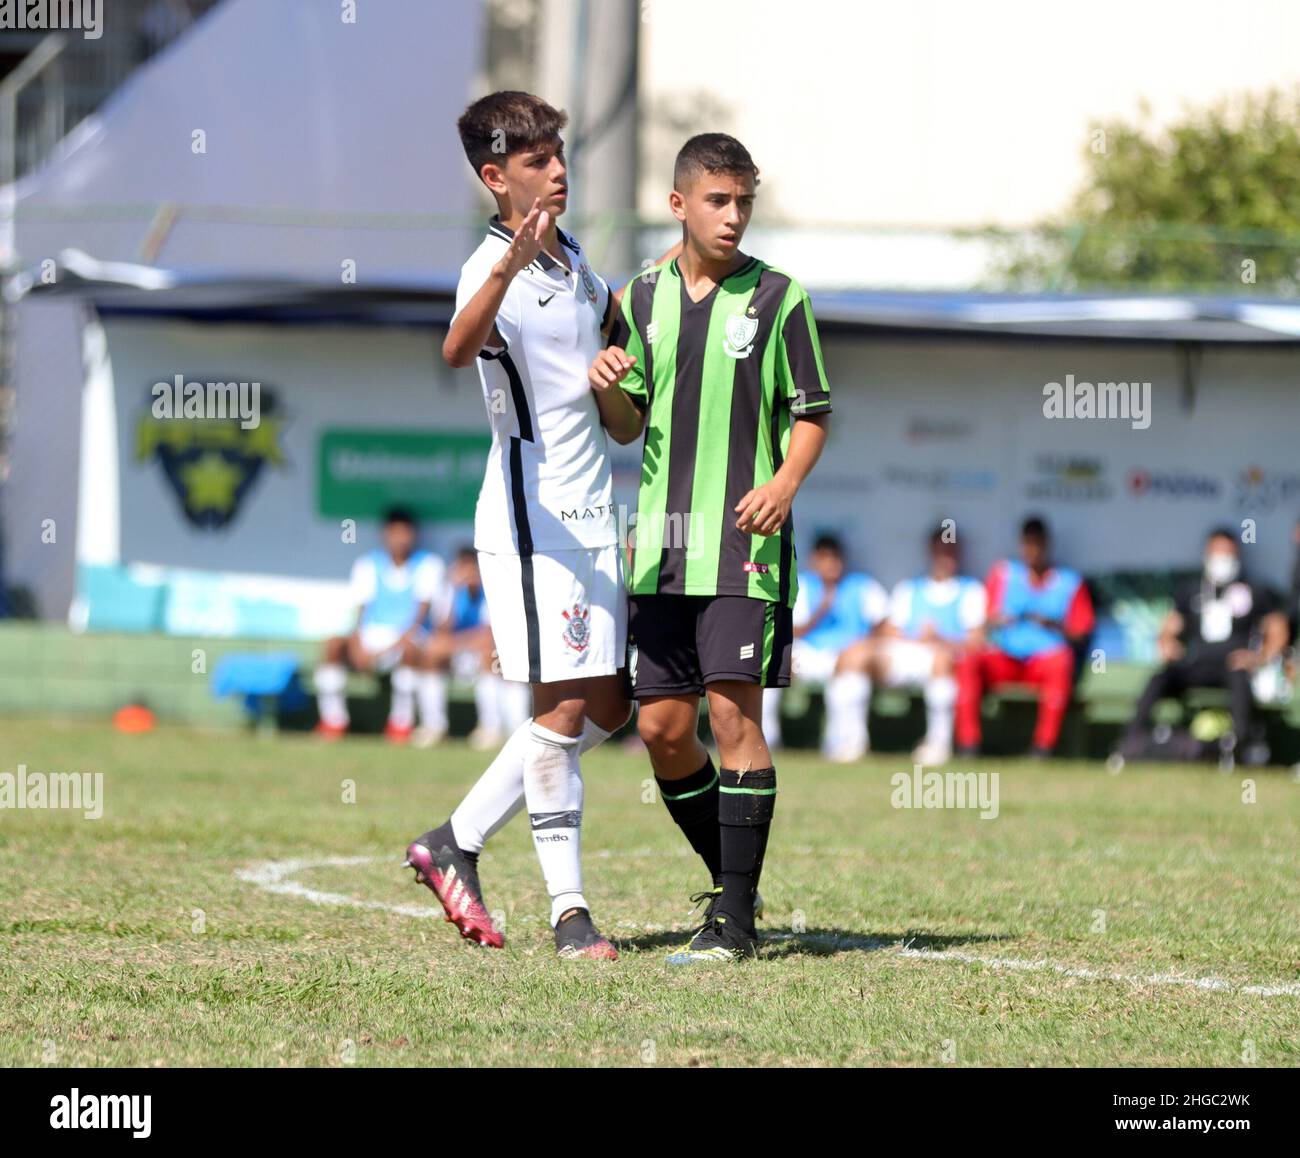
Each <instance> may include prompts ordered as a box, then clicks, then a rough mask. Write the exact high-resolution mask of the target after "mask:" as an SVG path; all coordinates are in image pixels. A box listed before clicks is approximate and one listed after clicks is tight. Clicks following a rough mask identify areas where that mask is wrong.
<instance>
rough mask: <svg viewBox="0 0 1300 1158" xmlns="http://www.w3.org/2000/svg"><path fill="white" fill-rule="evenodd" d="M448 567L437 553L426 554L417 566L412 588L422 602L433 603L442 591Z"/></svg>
mask: <svg viewBox="0 0 1300 1158" xmlns="http://www.w3.org/2000/svg"><path fill="white" fill-rule="evenodd" d="M446 574H447V569H446V567H444V566H443V562H442V560H441V559H439V558H438V556H437V555H425V557H424V558H423V559H421V560H420V562H419V565H418V566H417V567H416V568H415V576H414V580H413V583H412V590H413V591H414V592H415V598H416V600H417V601H418V602H420V603H429V604H433V603H435V602H436V601H437V599H438V596H439V595H440V594H441V593H442V589H443V580H444V579H445V578H446Z"/></svg>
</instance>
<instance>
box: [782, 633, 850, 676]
mask: <svg viewBox="0 0 1300 1158" xmlns="http://www.w3.org/2000/svg"><path fill="white" fill-rule="evenodd" d="M839 658H840V653H839V652H838V651H830V650H825V649H823V648H820V647H813V645H812V644H810V643H808V642H806V641H805V640H802V639H796V640H795V641H794V643H793V644H791V645H790V674H791V676H792V677H793V678H794V679H796V680H808V681H810V682H811V683H817V684H824V683H826V682H827V681H829V680H830V678H831V676H833V675H834V674H835V664H836V663H837V662H838V661H839Z"/></svg>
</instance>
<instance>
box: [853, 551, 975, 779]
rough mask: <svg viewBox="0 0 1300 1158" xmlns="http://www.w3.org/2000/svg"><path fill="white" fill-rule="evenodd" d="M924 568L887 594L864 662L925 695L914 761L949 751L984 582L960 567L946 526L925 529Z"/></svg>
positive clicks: (883, 679) (930, 761)
mask: <svg viewBox="0 0 1300 1158" xmlns="http://www.w3.org/2000/svg"><path fill="white" fill-rule="evenodd" d="M929 548H930V566H929V570H928V571H927V573H926V574H924V575H920V576H918V577H917V578H915V579H904V580H903V581H902V582H901V583H899V584H898V585H897V586H896V587H895V588H894V590H893V592H892V593H891V595H890V601H889V618H888V620H887V621H886V622H885V623H884V624H883V625H882V627H881V630H880V631H879V633H878V634H877V635H876V636H875V637H873V639H872V640H871V655H870V657H869V661H868V670H869V671H870V673H871V674H872V675H873V676H874V677H875V678H876V680H877V681H878V682H879V683H880V684H881V685H882V686H885V687H909V686H910V687H917V686H919V687H920V688H921V690H922V693H923V695H924V697H925V722H926V730H925V738H924V739H923V740H922V741H921V743H920V745H919V746H918V747H917V749H916V750H915V751H914V752H913V753H912V759H913V760H914V761H915V762H916V763H918V764H925V765H935V764H946V763H947V762H948V761H949V760H951V759H952V728H953V711H954V706H955V705H956V702H957V681H956V679H955V678H954V675H953V670H954V665H955V663H956V660H957V657H958V656H959V655H960V654H961V652H962V651H963V649H964V648H965V647H966V646H967V645H968V644H969V643H970V642H971V641H972V637H973V635H974V633H976V632H978V631H979V630H980V629H981V628H982V627H983V626H984V615H985V595H984V584H983V583H981V582H980V581H979V580H978V579H975V578H973V577H971V576H968V575H961V574H959V570H960V566H959V565H960V557H959V555H958V550H957V542H956V539H955V538H954V537H953V536H952V535H950V534H948V533H947V532H946V531H945V529H944V527H942V526H939V527H936V528H935V530H934V531H933V532H932V533H931V535H930V544H929Z"/></svg>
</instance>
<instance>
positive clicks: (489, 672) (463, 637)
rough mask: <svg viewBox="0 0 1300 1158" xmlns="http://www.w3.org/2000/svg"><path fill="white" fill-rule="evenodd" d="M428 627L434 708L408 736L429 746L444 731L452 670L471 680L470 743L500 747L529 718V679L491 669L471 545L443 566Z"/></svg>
mask: <svg viewBox="0 0 1300 1158" xmlns="http://www.w3.org/2000/svg"><path fill="white" fill-rule="evenodd" d="M431 621H432V623H433V630H432V632H431V633H430V635H429V640H428V642H427V643H426V644H425V646H424V652H423V655H422V657H421V658H422V660H423V663H424V667H425V669H426V670H427V672H428V673H429V676H430V678H431V681H432V682H433V687H434V692H433V699H434V700H435V701H436V710H434V711H433V712H432V714H431V715H430V716H427V717H425V719H424V721H423V723H422V725H421V726H420V727H419V728H416V730H415V732H414V733H413V735H412V737H411V742H412V744H414V745H415V746H416V747H431V746H432V745H434V744H437V743H439V742H441V741H442V740H443V739H444V738H445V737H446V735H447V690H448V685H449V683H450V680H451V676H452V674H453V673H455V674H458V675H459V676H460V678H461V679H464V680H467V681H472V682H473V684H474V707H475V711H476V714H477V716H478V719H477V722H476V723H475V726H474V730H473V732H471V733H470V736H469V745H470V747H471V748H477V749H486V748H499V747H500V746H501V742H502V740H503V739H504V738H505V736H503V735H502V728H503V726H506V725H507V724H508V726H506V732H505V735H509V734H510V732H513V731H514V730H515V729H516V728H518V727H519V725H520V724H522V723H523V722H524V721H525V720H526V719H527V718H528V685H527V684H521V683H510V682H508V681H507V680H503V679H502V678H501V676H500V673H499V672H497V671H495V670H494V668H495V667H496V650H495V646H496V645H495V644H494V643H493V640H492V628H491V626H490V624H489V622H488V613H487V598H486V596H485V595H484V594H483V582H482V578H481V577H480V575H479V569H478V555H477V554H476V553H475V551H474V548H473V547H462V548H461V549H460V550H459V551H457V552H456V555H455V558H453V559H452V561H451V565H450V566H449V567H448V569H447V582H446V584H444V586H443V591H442V597H441V598H440V599H439V601H438V604H437V606H436V607H435V608H434V611H433V614H432V616H431Z"/></svg>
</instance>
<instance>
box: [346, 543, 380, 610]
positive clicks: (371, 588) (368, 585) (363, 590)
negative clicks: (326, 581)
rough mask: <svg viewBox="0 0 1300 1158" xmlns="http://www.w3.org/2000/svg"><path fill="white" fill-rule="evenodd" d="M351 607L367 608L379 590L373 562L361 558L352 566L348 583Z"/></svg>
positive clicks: (364, 557) (367, 558)
mask: <svg viewBox="0 0 1300 1158" xmlns="http://www.w3.org/2000/svg"><path fill="white" fill-rule="evenodd" d="M348 588H349V591H350V595H351V599H352V603H353V606H355V607H368V606H369V605H370V604H371V603H373V602H374V599H375V593H376V592H377V591H378V590H379V577H378V576H377V575H376V574H375V561H374V560H373V559H371V558H369V557H367V556H362V558H360V559H358V560H357V561H356V562H355V563H353V564H352V577H351V579H350V580H349V582H348Z"/></svg>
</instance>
